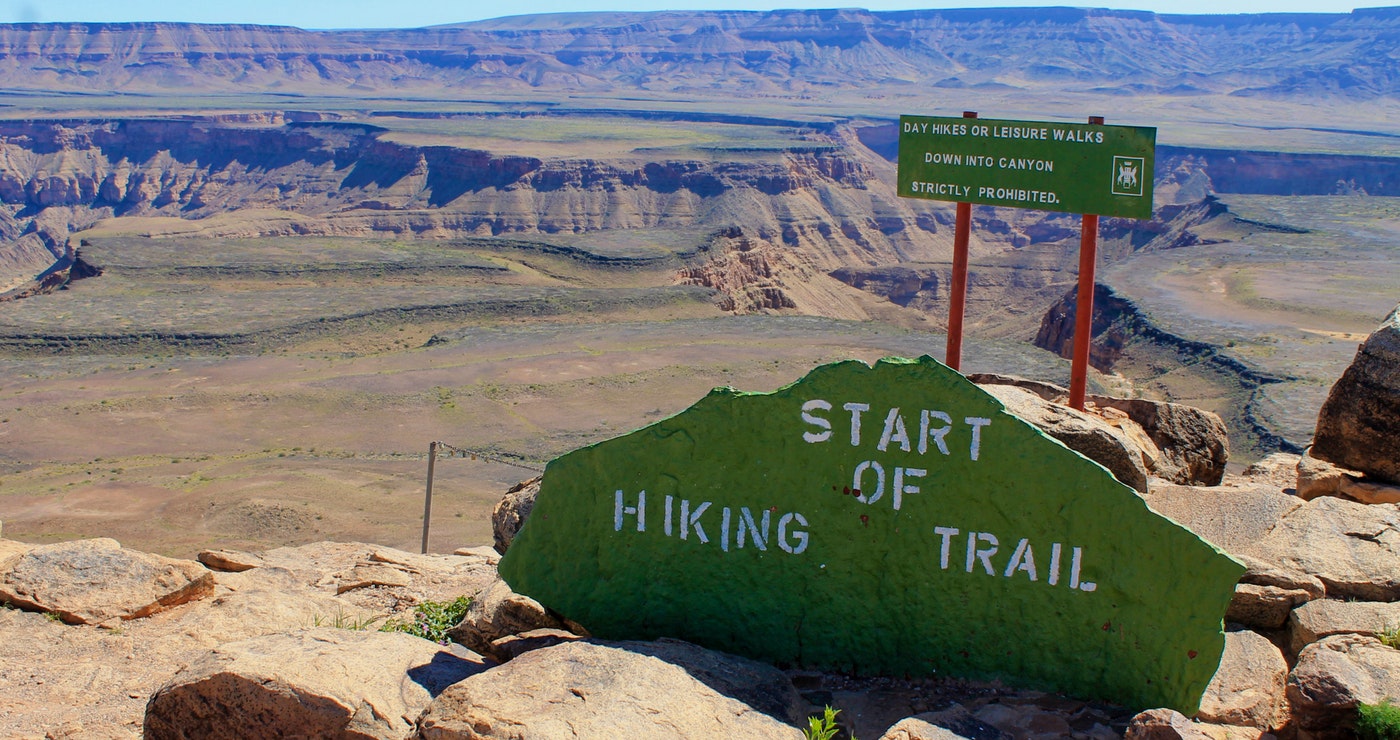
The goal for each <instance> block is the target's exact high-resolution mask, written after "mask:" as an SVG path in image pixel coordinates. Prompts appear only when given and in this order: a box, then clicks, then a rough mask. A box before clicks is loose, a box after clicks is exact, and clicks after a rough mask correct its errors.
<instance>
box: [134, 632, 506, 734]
mask: <svg viewBox="0 0 1400 740" xmlns="http://www.w3.org/2000/svg"><path fill="white" fill-rule="evenodd" d="M484 669H485V664H484V663H483V662H482V661H481V659H480V657H479V656H474V655H471V654H460V655H459V654H454V653H452V652H451V651H449V650H447V649H446V648H443V647H442V646H440V645H437V644H435V643H432V642H428V641H427V640H423V639H420V638H417V637H412V636H410V635H405V634H401V633H391V632H356V631H351V630H343V629H333V628H321V629H313V630H305V631H301V632H295V633H291V634H278V635H268V636H265V637H258V638H254V639H251V640H244V641H240V642H233V643H228V644H225V645H221V646H219V647H217V648H214V650H212V651H211V652H210V653H208V654H207V655H205V656H204V657H203V658H200V659H198V660H196V661H195V662H193V663H192V664H190V665H189V667H187V668H185V669H184V670H181V671H180V672H179V673H177V674H176V675H175V676H174V677H173V678H171V679H170V681H169V682H168V683H166V684H165V685H164V686H162V687H161V688H160V689H159V690H158V691H156V693H155V694H154V695H153V696H152V697H151V699H150V701H149V702H147V704H146V717H145V723H144V726H143V729H144V732H145V737H146V739H147V740H165V739H166V738H170V739H171V740H184V739H185V738H196V737H197V738H202V739H207V740H224V739H227V740H241V739H243V738H258V737H269V738H270V737H336V738H382V739H383V740H402V738H404V737H406V736H407V735H408V734H409V733H410V732H411V731H412V729H413V723H414V720H415V719H417V717H418V715H419V714H420V713H421V712H422V711H423V709H424V708H426V707H427V706H428V704H429V702H431V701H432V699H433V697H434V696H436V695H437V694H439V693H441V692H442V690H443V689H445V688H447V687H448V686H450V685H452V684H453V683H456V682H457V681H460V680H462V679H464V678H466V677H468V676H470V675H473V674H476V673H479V672H481V671H482V670H484Z"/></svg>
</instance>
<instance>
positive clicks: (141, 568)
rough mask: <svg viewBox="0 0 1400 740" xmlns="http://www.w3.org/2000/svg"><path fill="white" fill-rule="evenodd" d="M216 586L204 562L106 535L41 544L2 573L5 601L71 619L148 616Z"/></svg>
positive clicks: (90, 621) (90, 620)
mask: <svg viewBox="0 0 1400 740" xmlns="http://www.w3.org/2000/svg"><path fill="white" fill-rule="evenodd" d="M213 590H214V576H213V573H212V572H210V571H209V570H208V569H207V568H205V567H204V566H202V565H200V564H199V563H196V562H193V561H190V560H176V559H174V558H167V557H163V556H160V555H152V554H149V553H144V552H137V551H135V550H128V549H126V548H123V547H122V546H121V543H119V542H117V541H116V540H112V539H105V538H103V539H92V540H76V541H73V542H60V543H56V544H52V545H38V546H35V547H33V548H31V549H29V550H28V551H27V552H25V553H24V554H22V555H20V556H19V557H16V558H12V559H10V560H7V561H6V562H5V571H4V573H0V602H9V603H11V604H14V605H15V606H18V607H20V608H23V609H34V610H38V611H44V612H49V613H51V614H56V615H58V617H59V618H60V619H62V620H63V621H64V622H67V623H68V624H96V623H99V622H106V621H108V620H111V619H117V618H120V619H136V618H139V617H145V616H148V615H150V614H153V613H155V612H157V611H160V610H161V609H166V608H169V607H172V606H175V605H177V604H183V603H185V602H187V601H193V600H195V599H199V598H203V597H204V596H207V595H208V594H209V593H211V592H212V591H213Z"/></svg>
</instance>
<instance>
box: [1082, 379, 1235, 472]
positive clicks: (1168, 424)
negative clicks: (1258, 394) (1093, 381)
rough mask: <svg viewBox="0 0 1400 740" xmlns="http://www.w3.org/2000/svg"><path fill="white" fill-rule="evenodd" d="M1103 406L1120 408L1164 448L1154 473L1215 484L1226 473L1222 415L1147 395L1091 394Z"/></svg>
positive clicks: (1227, 444) (1226, 440)
mask: <svg viewBox="0 0 1400 740" xmlns="http://www.w3.org/2000/svg"><path fill="white" fill-rule="evenodd" d="M1087 400H1089V401H1092V402H1093V403H1094V404H1096V405H1098V406H1099V407H1101V408H1112V409H1118V410H1119V411H1122V412H1124V413H1126V414H1127V415H1128V418H1130V419H1132V420H1133V421H1134V422H1136V423H1137V425H1138V426H1139V427H1141V428H1142V430H1143V431H1144V432H1146V433H1147V436H1148V437H1150V438H1151V439H1152V442H1153V443H1154V444H1155V445H1156V446H1157V449H1158V450H1160V452H1161V454H1160V455H1158V456H1157V459H1156V460H1155V461H1154V464H1153V466H1152V470H1151V473H1152V474H1153V475H1155V476H1157V477H1158V478H1163V479H1166V480H1169V481H1171V482H1173V483H1180V484H1182V485H1196V486H1214V485H1218V484H1219V483H1220V481H1221V479H1222V478H1224V476H1225V463H1226V462H1228V461H1229V459H1230V437H1229V434H1228V433H1227V432H1226V430H1225V422H1223V421H1221V420H1220V416H1219V415H1218V414H1214V413H1212V412H1210V411H1206V410H1204V409H1198V408H1195V407H1194V406H1187V405H1184V404H1180V403H1169V402H1167V401H1149V400H1147V399H1145V398H1113V397H1111V396H1090V397H1089V398H1088V399H1087Z"/></svg>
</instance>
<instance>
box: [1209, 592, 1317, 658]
mask: <svg viewBox="0 0 1400 740" xmlns="http://www.w3.org/2000/svg"><path fill="white" fill-rule="evenodd" d="M1310 598H1312V596H1311V594H1309V593H1308V592H1307V591H1304V590H1302V589H1292V588H1279V587H1278V586H1259V585H1256V584H1253V583H1240V584H1236V585H1235V595H1234V597H1233V598H1231V599H1230V608H1229V609H1228V610H1226V612H1225V621H1226V622H1235V623H1237V624H1242V625H1244V626H1246V627H1249V628H1250V629H1257V630H1276V629H1280V628H1282V627H1283V625H1284V623H1286V622H1287V621H1288V615H1289V614H1290V613H1291V612H1292V611H1293V607H1295V606H1297V605H1299V604H1302V603H1304V602H1306V601H1308V600H1309V599H1310ZM1227 647H1228V644H1227Z"/></svg>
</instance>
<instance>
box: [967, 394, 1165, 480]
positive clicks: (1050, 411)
mask: <svg viewBox="0 0 1400 740" xmlns="http://www.w3.org/2000/svg"><path fill="white" fill-rule="evenodd" d="M983 390H985V391H987V392H988V393H990V394H992V395H993V396H996V397H997V400H999V401H1001V402H1002V403H1003V404H1005V405H1006V409H1007V411H1010V412H1011V413H1012V414H1015V415H1016V416H1018V417H1020V418H1021V419H1023V420H1025V421H1026V422H1029V423H1030V424H1033V425H1035V426H1036V427H1038V428H1040V430H1041V431H1043V432H1045V433H1046V434H1048V435H1050V436H1051V437H1054V438H1055V439H1058V440H1059V441H1060V442H1061V443H1063V444H1064V445H1065V446H1066V447H1068V448H1070V449H1071V450H1074V451H1076V452H1078V453H1079V454H1081V455H1083V456H1085V457H1087V458H1089V459H1091V460H1093V461H1095V462H1097V463H1099V464H1100V465H1102V466H1104V467H1105V468H1108V471H1109V472H1110V473H1112V474H1113V476H1114V477H1115V478H1117V479H1118V480H1119V481H1121V482H1122V483H1124V484H1125V485H1128V486H1131V487H1132V488H1134V489H1137V490H1138V491H1140V492H1145V491H1146V490H1147V461H1148V460H1150V459H1152V458H1153V457H1155V451H1148V450H1144V449H1143V448H1142V447H1141V446H1140V445H1139V444H1138V443H1136V442H1134V441H1133V440H1132V439H1131V438H1130V437H1129V436H1128V435H1127V434H1124V433H1123V431H1122V430H1120V429H1118V428H1116V427H1114V426H1112V425H1110V424H1108V423H1106V422H1104V421H1103V420H1102V419H1100V418H1098V417H1096V416H1093V415H1091V414H1086V413H1084V412H1082V411H1076V410H1074V409H1072V408H1069V407H1068V406H1061V405H1059V404H1055V403H1051V402H1049V401H1046V400H1045V399H1043V398H1041V397H1040V396H1038V395H1036V394H1035V393H1033V392H1031V391H1028V390H1025V389H1022V388H1017V387H1015V386H1009V385H988V386H984V387H983Z"/></svg>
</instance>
